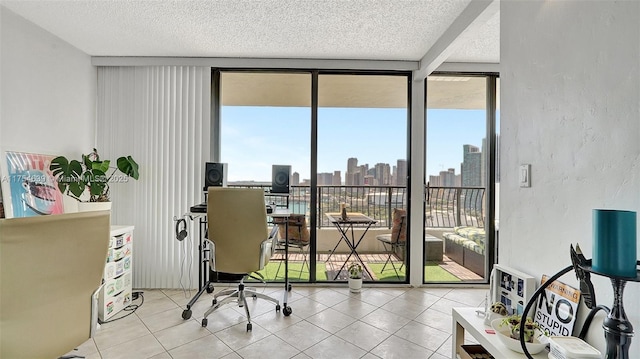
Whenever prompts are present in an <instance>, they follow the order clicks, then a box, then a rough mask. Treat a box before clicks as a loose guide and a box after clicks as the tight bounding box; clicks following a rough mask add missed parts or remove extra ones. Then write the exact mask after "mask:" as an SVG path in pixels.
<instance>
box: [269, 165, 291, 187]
mask: <svg viewBox="0 0 640 359" xmlns="http://www.w3.org/2000/svg"><path fill="white" fill-rule="evenodd" d="M290 177H291V166H289V165H273V167H272V172H271V193H289V178H290Z"/></svg>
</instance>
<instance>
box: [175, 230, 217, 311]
mask: <svg viewBox="0 0 640 359" xmlns="http://www.w3.org/2000/svg"><path fill="white" fill-rule="evenodd" d="M205 231H206V222H205V221H204V220H203V219H202V218H200V233H199V234H200V243H199V244H198V256H199V257H200V264H199V266H198V269H199V270H198V289H199V290H198V293H196V295H194V296H193V298H191V300H190V301H189V303H187V308H186V309H185V310H183V311H182V319H184V320H187V319H190V318H191V315H192V312H191V307H193V305H194V304H195V303H196V302H197V301H198V299H199V298H200V296H201V295H202V293H204V292H205V291H206V292H207V293H213V290H214V287H213V282H212V281H211V277H212V273H211V269H210V268H209V253H210V251H211V249H209V248H208V246H207V244H206V242H205V241H203V240H202V239H203V238H204V233H205Z"/></svg>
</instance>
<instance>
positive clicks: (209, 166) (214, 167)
mask: <svg viewBox="0 0 640 359" xmlns="http://www.w3.org/2000/svg"><path fill="white" fill-rule="evenodd" d="M226 186H227V164H226V163H218V162H207V163H205V169H204V188H203V191H205V192H207V189H208V188H209V187H226Z"/></svg>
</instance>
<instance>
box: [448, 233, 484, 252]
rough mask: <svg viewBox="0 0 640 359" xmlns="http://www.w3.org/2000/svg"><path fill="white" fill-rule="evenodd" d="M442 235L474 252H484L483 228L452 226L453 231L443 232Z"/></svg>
mask: <svg viewBox="0 0 640 359" xmlns="http://www.w3.org/2000/svg"><path fill="white" fill-rule="evenodd" d="M442 236H443V237H444V238H446V239H448V240H450V241H452V242H454V243H456V244H459V245H461V246H463V247H465V248H468V249H470V250H472V251H474V252H476V253H480V254H484V242H485V240H484V239H485V232H484V228H478V227H454V228H453V233H452V232H446V233H443V234H442Z"/></svg>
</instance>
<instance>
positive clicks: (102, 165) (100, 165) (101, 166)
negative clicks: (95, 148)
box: [91, 160, 111, 173]
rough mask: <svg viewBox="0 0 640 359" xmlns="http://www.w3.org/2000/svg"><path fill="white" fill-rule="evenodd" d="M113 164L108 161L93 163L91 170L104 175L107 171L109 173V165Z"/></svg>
mask: <svg viewBox="0 0 640 359" xmlns="http://www.w3.org/2000/svg"><path fill="white" fill-rule="evenodd" d="M110 163H111V161H109V160H106V161H93V163H92V164H91V169H92V170H99V171H101V172H103V173H107V171H109V164H110Z"/></svg>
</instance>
